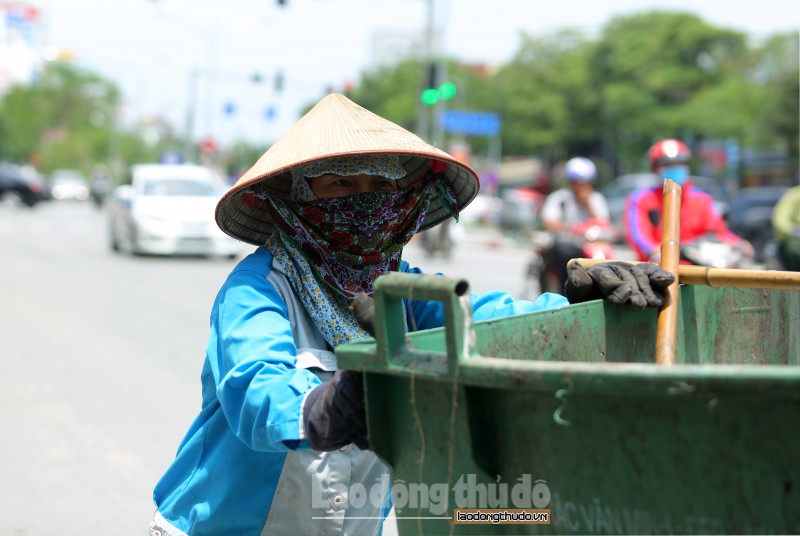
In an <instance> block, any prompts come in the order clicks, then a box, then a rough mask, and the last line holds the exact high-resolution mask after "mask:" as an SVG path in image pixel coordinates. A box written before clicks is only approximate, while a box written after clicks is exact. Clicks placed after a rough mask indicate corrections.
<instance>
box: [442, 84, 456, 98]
mask: <svg viewBox="0 0 800 536" xmlns="http://www.w3.org/2000/svg"><path fill="white" fill-rule="evenodd" d="M439 95H441V96H442V99H444V100H450V99H452V98H453V97H455V96H456V85H455V84H454V83H453V82H445V83H444V84H442V85H441V86H439Z"/></svg>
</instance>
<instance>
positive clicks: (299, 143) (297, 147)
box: [216, 93, 479, 245]
mask: <svg viewBox="0 0 800 536" xmlns="http://www.w3.org/2000/svg"><path fill="white" fill-rule="evenodd" d="M354 154H395V155H398V156H399V159H400V164H401V165H402V166H403V167H404V168H405V169H406V171H407V172H408V174H407V175H406V177H405V178H403V179H399V180H398V182H399V185H400V187H404V186H407V185H409V184H412V183H414V182H416V181H418V180H419V179H425V178H426V177H433V174H432V173H431V171H432V165H433V163H434V162H440V163H444V164H446V169H445V171H444V173H443V174H442V175H441V176H442V178H443V180H444V181H445V182H446V183H447V184H448V185H449V186H450V188H451V189H452V191H453V194H454V196H455V198H456V206H455V207H452V208H453V209H455V211H456V212H461V211H462V210H463V209H464V207H466V206H467V205H468V204H469V203H470V202H471V201H472V200H473V199H475V196H476V195H478V189H479V180H478V174H477V173H475V171H474V170H473V169H472V168H470V167H469V166H468V165H466V164H463V163H461V162H459V161H458V160H456V159H455V158H453V157H452V156H451V155H449V154H447V153H446V152H444V151H442V150H441V149H439V148H437V147H434V146H433V145H430V144H428V143H427V142H425V141H423V140H422V139H421V138H419V136H417V135H416V134H413V133H411V132H409V131H407V130H406V129H404V128H402V127H400V126H399V125H396V124H394V123H392V122H391V121H388V120H386V119H384V118H382V117H380V116H378V115H376V114H374V113H372V112H370V111H369V110H367V109H365V108H363V107H361V106H359V105H357V104H356V103H354V102H352V101H351V100H350V99H348V98H347V97H345V96H344V95H339V94H335V93H334V94H331V95H328V96H326V97H324V98H323V99H322V100H321V101H320V102H318V103H317V104H316V105H315V106H314V107H313V108H312V109H311V110H310V111H309V112H308V113H307V114H306V115H304V116H303V117H301V118H300V120H299V121H297V123H295V124H294V125H293V126H292V127H291V128H290V129H289V130H288V131H287V132H286V133H285V134H284V135H283V136H282V137H281V138H280V139H279V140H278V141H277V142H275V144H273V145H272V147H270V148H269V150H267V152H266V153H264V154H263V155H262V156H261V158H259V159H258V161H257V162H256V163H255V165H253V167H252V168H250V169H249V170H248V171H247V172H246V173H245V174H244V175H243V176H242V177H241V178H240V179H239V180H238V181H237V182H236V184H235V185H234V186H233V187H231V189H230V190H228V192H227V193H225V195H223V196H222V199H220V201H219V203H218V204H217V210H216V221H217V225H219V227H220V229H222V230H223V231H224V232H225V233H226V234H228V235H230V236H232V237H234V238H236V239H238V240H241V241H243V242H247V243H249V244H254V245H262V244H264V243H265V242H266V240H267V238H268V237H269V236H270V235H271V234H273V232H274V224H273V222H272V219H271V217H270V214H269V211H268V210H267V206H266V203H267V201H265V200H264V199H260V198H258V197H256V196H254V195H253V194H251V193H249V192H248V190H250V189H251V188H253V187H254V186H256V185H258V187H259V189H260V190H265V191H266V192H267V193H269V194H270V195H275V196H278V197H284V198H286V197H288V196H289V195H290V194H291V188H292V179H291V169H292V168H293V167H295V166H297V165H300V164H306V163H309V162H315V161H319V160H324V159H328V158H336V157H342V156H347V155H354ZM438 167H439V165H438V164H437V168H438ZM437 172H441V170H440V169H437ZM451 215H452V214H451V210H450V207H447V206H445V205H443V204H442V200H441V199H440V198H439V196H436V197H435V198H434V199H433V201H432V202H431V205H430V206H429V207H428V210H427V212H426V215H425V218H424V219H423V221H422V224H421V226H420V230H425V229H429V228H431V227H433V226H434V225H437V224H439V223H441V222H442V221H444V220H446V219H447V218H450V217H451Z"/></svg>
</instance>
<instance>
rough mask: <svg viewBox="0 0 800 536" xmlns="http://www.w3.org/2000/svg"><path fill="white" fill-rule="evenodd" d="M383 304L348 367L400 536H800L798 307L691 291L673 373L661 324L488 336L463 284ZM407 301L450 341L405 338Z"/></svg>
mask: <svg viewBox="0 0 800 536" xmlns="http://www.w3.org/2000/svg"><path fill="white" fill-rule="evenodd" d="M375 299H376V317H377V325H376V334H375V339H363V340H359V341H354V342H352V343H349V344H346V345H342V346H340V347H339V348H337V350H336V353H337V357H338V360H339V367H340V368H348V369H355V370H362V371H364V373H365V390H366V397H367V419H368V427H369V437H370V444H371V448H372V450H374V451H375V452H376V453H377V454H378V455H379V456H380V457H381V458H382V459H383V460H384V461H385V462H386V464H387V465H388V466H389V467H390V469H391V482H392V495H393V498H394V500H395V509H396V515H397V517H398V528H399V531H400V534H401V535H404V536H405V535H417V534H437V535H438V534H723V533H725V534H732V533H750V534H754V533H759V534H769V533H775V534H785V533H800V329H798V328H799V327H800V292H798V291H785V290H761V289H742V288H710V287H702V286H681V287H680V300H679V304H680V311H679V315H678V330H677V333H678V338H677V341H676V349H677V352H676V364H675V365H672V366H664V365H657V364H655V363H654V358H653V354H654V348H655V340H656V324H657V311H655V310H646V311H630V310H627V309H624V308H621V307H618V306H615V305H612V304H609V303H607V302H604V301H596V302H589V303H585V304H579V305H572V306H569V307H565V308H561V309H557V310H551V311H543V312H537V313H531V314H526V315H520V316H515V317H510V318H505V319H499V320H491V321H482V322H473V321H472V317H471V306H470V299H469V286H468V283H467V282H466V281H464V280H459V279H452V278H447V277H442V276H434V275H415V274H400V273H392V274H387V275H384V276H382V277H381V278H379V280H378V281H377V282H376V285H375ZM404 299H423V300H440V301H442V302H443V303H444V309H445V320H446V322H445V327H444V328H440V329H433V330H425V331H418V332H413V333H406V332H405V329H404V325H405V322H404V318H405V316H404V306H403V300H404Z"/></svg>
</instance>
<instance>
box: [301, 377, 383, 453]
mask: <svg viewBox="0 0 800 536" xmlns="http://www.w3.org/2000/svg"><path fill="white" fill-rule="evenodd" d="M363 378H364V376H363V374H362V373H361V372H357V371H354V370H337V371H336V373H335V374H334V375H333V378H331V380H330V381H328V382H326V383H323V384H322V385H318V386H316V387H314V388H313V389H312V390H311V392H310V393H308V396H307V397H306V402H305V405H304V406H303V426H304V427H305V432H306V438H308V442H309V444H310V445H311V448H313V449H314V450H321V451H329V450H336V449H339V448H342V447H344V446H346V445H348V444H350V443H355V444H356V446H357V447H358V448H360V449H364V450H366V449H367V448H368V447H369V443H368V442H367V416H366V411H365V409H364V379H363Z"/></svg>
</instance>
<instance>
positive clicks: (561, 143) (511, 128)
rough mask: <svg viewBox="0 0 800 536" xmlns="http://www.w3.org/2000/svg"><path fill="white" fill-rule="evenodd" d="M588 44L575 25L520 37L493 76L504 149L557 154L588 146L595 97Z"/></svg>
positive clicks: (557, 155)
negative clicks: (515, 49)
mask: <svg viewBox="0 0 800 536" xmlns="http://www.w3.org/2000/svg"><path fill="white" fill-rule="evenodd" d="M590 48H591V42H590V41H588V40H587V39H586V37H585V36H584V35H583V34H582V33H580V32H577V31H575V30H569V29H567V30H562V31H560V32H558V33H556V34H553V35H549V36H545V37H532V36H528V35H523V36H522V44H521V46H520V49H519V51H518V52H517V54H516V55H515V56H514V58H513V59H512V61H511V62H510V63H509V64H508V65H506V66H504V67H503V68H502V69H501V70H500V71H499V72H498V74H497V76H496V79H495V80H494V81H493V84H495V85H496V87H497V98H496V103H495V105H496V106H497V108H498V110H499V111H500V113H501V115H502V118H503V147H504V148H505V150H507V151H509V152H511V153H514V154H540V155H541V154H548V155H550V156H551V159H558V158H564V157H565V156H566V155H567V154H568V153H570V152H573V151H580V152H583V151H584V149H583V148H584V147H586V146H591V140H592V138H593V137H594V135H595V134H594V133H595V132H596V130H597V125H596V123H594V122H592V121H591V120H590V119H589V117H590V115H591V113H590V110H591V109H592V107H593V101H595V100H596V97H595V96H594V95H593V93H592V91H591V89H590V87H589V85H588V69H587V59H588V51H589V50H590Z"/></svg>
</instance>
